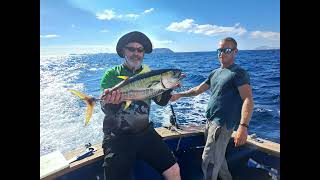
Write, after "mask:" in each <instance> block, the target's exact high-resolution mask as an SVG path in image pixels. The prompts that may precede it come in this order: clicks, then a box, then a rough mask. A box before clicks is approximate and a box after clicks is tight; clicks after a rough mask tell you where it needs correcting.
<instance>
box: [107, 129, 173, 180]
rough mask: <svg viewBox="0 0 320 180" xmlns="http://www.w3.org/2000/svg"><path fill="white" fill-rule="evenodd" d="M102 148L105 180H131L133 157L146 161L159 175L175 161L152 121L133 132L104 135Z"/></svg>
mask: <svg viewBox="0 0 320 180" xmlns="http://www.w3.org/2000/svg"><path fill="white" fill-rule="evenodd" d="M103 150H104V155H105V157H104V163H103V168H104V175H105V178H104V179H105V180H130V179H132V170H133V165H134V162H135V160H136V159H140V160H143V161H145V162H147V163H148V164H149V165H151V166H152V167H153V168H154V169H156V170H157V171H158V172H159V173H160V174H162V173H163V172H164V171H165V170H167V169H168V168H170V167H171V166H172V165H174V164H175V163H176V160H175V157H174V155H173V153H172V152H171V150H170V149H169V147H168V146H167V145H166V144H165V143H164V142H163V140H162V138H161V136H160V135H159V134H158V133H157V132H156V131H155V130H154V128H153V126H152V124H150V126H149V127H148V128H147V129H146V130H144V131H143V132H141V133H139V134H135V135H118V136H109V135H105V137H104V141H103Z"/></svg>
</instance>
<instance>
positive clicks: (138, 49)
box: [124, 46, 144, 53]
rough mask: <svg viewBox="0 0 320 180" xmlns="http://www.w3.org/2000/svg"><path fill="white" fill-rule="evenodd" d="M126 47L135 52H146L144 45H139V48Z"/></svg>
mask: <svg viewBox="0 0 320 180" xmlns="http://www.w3.org/2000/svg"><path fill="white" fill-rule="evenodd" d="M124 48H126V49H128V50H129V51H130V52H135V51H138V52H139V53H142V52H144V48H143V47H139V48H134V47H128V46H126V47H124Z"/></svg>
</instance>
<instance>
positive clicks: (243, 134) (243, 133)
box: [234, 126, 248, 147]
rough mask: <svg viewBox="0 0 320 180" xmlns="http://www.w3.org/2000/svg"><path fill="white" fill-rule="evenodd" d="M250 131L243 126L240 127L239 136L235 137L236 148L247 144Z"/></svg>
mask: <svg viewBox="0 0 320 180" xmlns="http://www.w3.org/2000/svg"><path fill="white" fill-rule="evenodd" d="M247 136H248V129H247V128H246V127H243V126H239V127H238V130H237V134H236V136H235V137H234V144H235V146H236V147H237V146H241V145H243V144H245V143H246V142H247Z"/></svg>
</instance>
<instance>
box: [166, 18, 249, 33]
mask: <svg viewBox="0 0 320 180" xmlns="http://www.w3.org/2000/svg"><path fill="white" fill-rule="evenodd" d="M166 30H168V31H175V32H189V33H195V34H204V35H207V36H214V35H220V34H224V33H229V34H235V35H242V34H244V33H246V32H247V30H246V29H245V28H243V27H240V23H236V24H235V25H234V26H232V27H224V26H217V25H211V24H203V25H199V24H196V23H194V20H193V19H185V20H183V21H181V22H173V23H171V24H170V25H169V26H168V27H167V28H166Z"/></svg>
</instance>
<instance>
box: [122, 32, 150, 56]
mask: <svg viewBox="0 0 320 180" xmlns="http://www.w3.org/2000/svg"><path fill="white" fill-rule="evenodd" d="M131 42H137V43H139V44H141V45H142V46H143V48H144V50H145V51H144V52H145V53H147V54H149V53H151V52H152V43H151V41H150V39H149V38H148V37H147V36H146V35H145V34H143V33H141V32H139V31H133V32H129V33H127V34H125V35H123V36H122V37H121V38H120V39H119V41H118V43H117V47H116V50H117V53H118V55H119V56H120V57H121V58H124V54H123V50H122V49H123V48H124V47H125V46H126V45H127V44H128V43H131Z"/></svg>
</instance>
